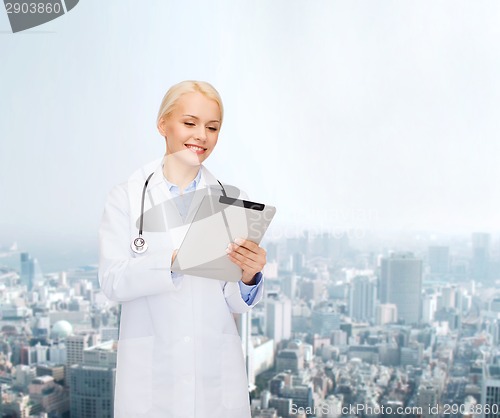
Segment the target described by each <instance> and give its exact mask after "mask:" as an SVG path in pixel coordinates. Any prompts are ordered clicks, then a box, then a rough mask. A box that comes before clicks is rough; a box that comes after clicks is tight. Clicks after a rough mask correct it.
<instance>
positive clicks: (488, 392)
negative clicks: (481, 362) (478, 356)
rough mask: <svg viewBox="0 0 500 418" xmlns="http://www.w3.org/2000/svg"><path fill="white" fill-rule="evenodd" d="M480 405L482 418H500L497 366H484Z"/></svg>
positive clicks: (498, 370) (499, 390)
mask: <svg viewBox="0 0 500 418" xmlns="http://www.w3.org/2000/svg"><path fill="white" fill-rule="evenodd" d="M481 403H482V404H483V405H482V406H483V414H482V415H481V417H482V418H499V417H500V411H499V405H500V366H498V365H491V364H488V365H485V366H484V369H483V384H482V393H481ZM486 407H488V408H486ZM485 411H486V412H485Z"/></svg>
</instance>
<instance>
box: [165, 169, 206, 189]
mask: <svg viewBox="0 0 500 418" xmlns="http://www.w3.org/2000/svg"><path fill="white" fill-rule="evenodd" d="M162 167H163V164H162ZM163 178H164V179H165V182H166V183H167V186H168V190H170V191H171V190H172V189H173V188H174V187H177V188H179V186H177V184H174V183H170V182H169V181H168V180H167V178H166V177H165V175H163ZM200 179H201V165H200V169H199V170H198V174H197V175H196V177H195V178H194V179H193V181H192V182H191V183H189V184H188V185H187V186H186V188H185V189H184V191H185V192H186V191H191V190H195V189H196V186H198V183H199V182H200Z"/></svg>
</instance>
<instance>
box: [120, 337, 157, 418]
mask: <svg viewBox="0 0 500 418" xmlns="http://www.w3.org/2000/svg"><path fill="white" fill-rule="evenodd" d="M153 346H154V336H148V337H138V338H127V339H123V340H119V341H118V352H117V362H116V389H115V411H117V412H118V411H120V414H123V416H127V417H128V416H135V415H133V414H144V413H146V412H148V411H149V410H150V409H151V407H152V391H153ZM120 416H122V415H120Z"/></svg>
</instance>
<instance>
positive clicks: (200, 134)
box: [196, 126, 207, 141]
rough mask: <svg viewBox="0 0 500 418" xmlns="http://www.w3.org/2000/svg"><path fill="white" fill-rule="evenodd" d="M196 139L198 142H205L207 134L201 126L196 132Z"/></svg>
mask: <svg viewBox="0 0 500 418" xmlns="http://www.w3.org/2000/svg"><path fill="white" fill-rule="evenodd" d="M196 138H197V139H199V140H200V141H206V140H207V133H206V130H205V127H204V126H202V127H200V128H199V129H198V130H197V132H196Z"/></svg>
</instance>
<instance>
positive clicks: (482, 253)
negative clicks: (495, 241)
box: [470, 232, 491, 282]
mask: <svg viewBox="0 0 500 418" xmlns="http://www.w3.org/2000/svg"><path fill="white" fill-rule="evenodd" d="M490 243H491V236H490V234H485V233H480V232H476V233H474V234H472V259H471V272H470V273H471V278H472V279H474V280H478V281H483V282H484V281H487V280H488V278H489V264H490Z"/></svg>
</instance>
